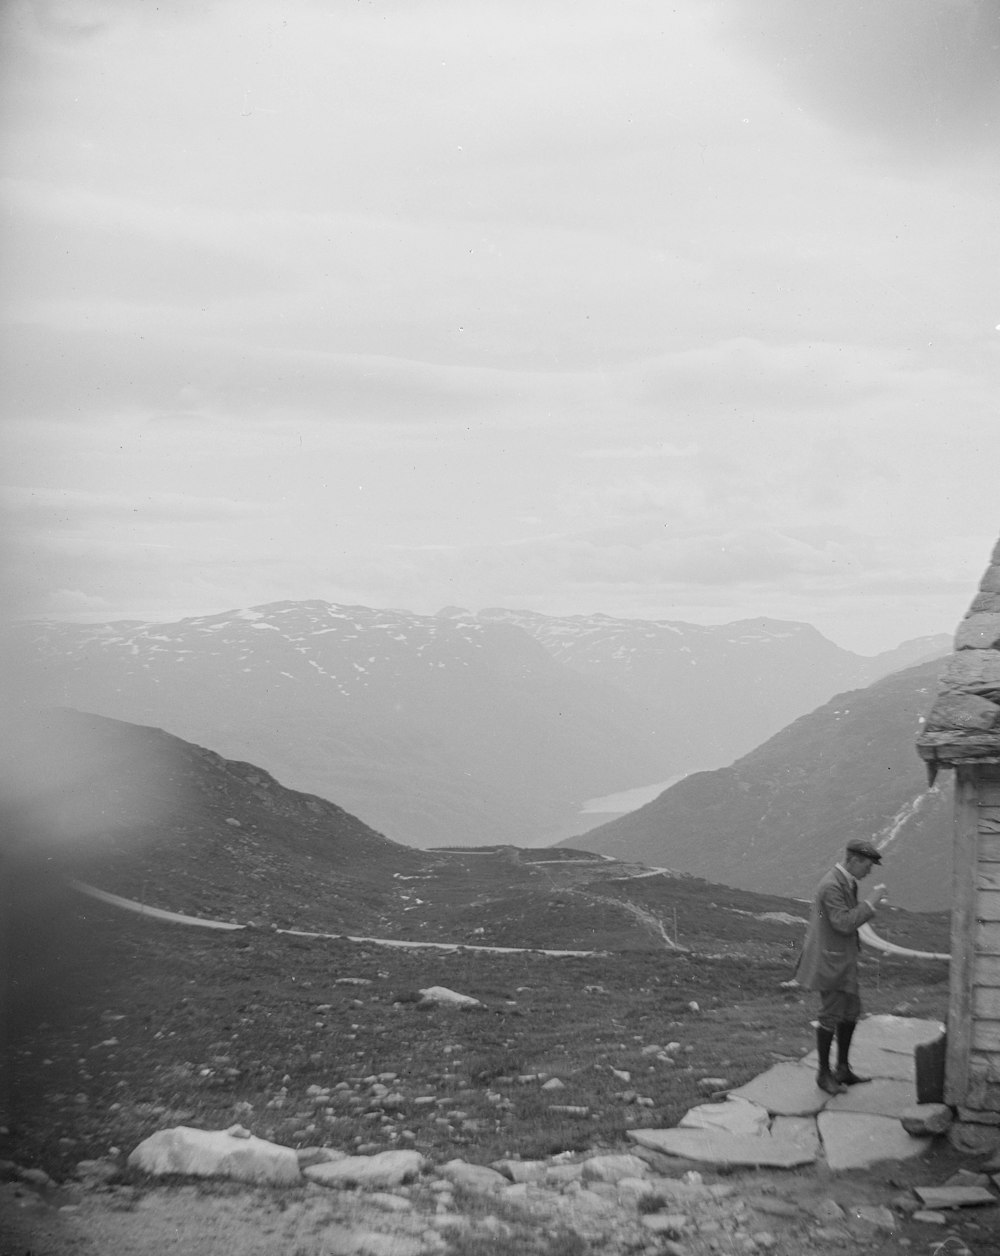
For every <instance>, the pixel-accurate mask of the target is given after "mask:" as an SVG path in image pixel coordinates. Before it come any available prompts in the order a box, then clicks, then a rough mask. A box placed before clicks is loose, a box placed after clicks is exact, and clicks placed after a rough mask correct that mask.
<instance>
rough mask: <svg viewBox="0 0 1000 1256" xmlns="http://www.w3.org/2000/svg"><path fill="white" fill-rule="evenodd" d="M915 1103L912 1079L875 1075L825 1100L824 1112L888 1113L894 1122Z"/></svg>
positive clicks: (877, 1114)
mask: <svg viewBox="0 0 1000 1256" xmlns="http://www.w3.org/2000/svg"><path fill="white" fill-rule="evenodd" d="M915 1103H916V1091H915V1090H914V1087H913V1082H901V1081H898V1080H897V1079H896V1078H893V1077H875V1078H873V1079H872V1080H871V1081H870V1082H865V1083H864V1085H861V1086H852V1087H851V1088H850V1089H849V1090H848V1092H847V1094H846V1095H834V1096H833V1098H832V1099H828V1100H827V1103H826V1106H825V1108H824V1111H825V1112H867V1113H868V1114H869V1115H870V1116H891V1117H894V1118H895V1119H896V1120H897V1121H898V1120H899V1119H900V1118H901V1117H902V1115H903V1113H904V1112H906V1111H908V1110H909V1109H910V1108H912V1107H913V1106H914V1104H915Z"/></svg>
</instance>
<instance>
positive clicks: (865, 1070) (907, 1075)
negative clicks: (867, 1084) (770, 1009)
mask: <svg viewBox="0 0 1000 1256" xmlns="http://www.w3.org/2000/svg"><path fill="white" fill-rule="evenodd" d="M802 1063H803V1064H804V1065H805V1066H806V1067H807V1068H811V1069H812V1070H813V1072H814V1073H815V1071H816V1069H817V1067H818V1064H819V1061H818V1059H817V1057H816V1052H815V1051H810V1052H809V1054H808V1055H807V1056H806V1057H805V1058H804V1059H803V1061H802ZM851 1068H852V1069H854V1071H855V1072H856V1073H860V1074H862V1076H864V1077H890V1078H895V1079H896V1081H904V1082H912V1083H916V1080H917V1066H916V1064H915V1062H914V1059H913V1055H912V1054H910V1055H904V1053H903V1052H902V1051H885V1050H883V1049H882V1048H881V1047H878V1046H876V1045H875V1044H874V1043H863V1042H862V1043H858V1044H857V1045H856V1046H854V1045H852V1046H851ZM913 1095H914V1100H916V1090H914V1092H913Z"/></svg>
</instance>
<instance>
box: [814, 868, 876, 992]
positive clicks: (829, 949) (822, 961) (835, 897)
mask: <svg viewBox="0 0 1000 1256" xmlns="http://www.w3.org/2000/svg"><path fill="white" fill-rule="evenodd" d="M874 915H875V909H874V907H872V906H871V904H870V903H865V902H862V903H860V904H859V903H858V895H857V891H856V890H855V888H854V885H853V883H852V880H851V878H850V877H848V876H847V875H846V874H845V873H843V872H842V871H841V870H840V869H839V868H831V869H830V871H829V872H828V873H827V874H826V876H825V877H823V879H822V880H821V881H820V883H819V885H817V887H816V895H815V898H814V899H813V905H812V913H811V915H810V919H809V928H808V929H807V930H806V940H805V942H804V944H803V946H802V954H801V955H800V956H799V962H798V966H797V968H796V970H795V980H796V981H797V982H798V983H799V985H800V986H802V987H803V988H804V989H806V990H844V991H846V992H847V993H849V994H857V992H858V952H859V950H860V944H859V942H858V930H859V929H860V928H861V926H862V925H863V924H864V923H865V922H866V921H868V920H871V918H872V916H874Z"/></svg>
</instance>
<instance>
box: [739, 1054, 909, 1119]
mask: <svg viewBox="0 0 1000 1256" xmlns="http://www.w3.org/2000/svg"><path fill="white" fill-rule="evenodd" d="M814 1058H815V1057H814ZM911 1093H912V1092H911ZM729 1097H730V1098H731V1099H747V1100H749V1101H750V1102H751V1103H755V1104H759V1105H760V1106H761V1107H762V1108H766V1109H767V1110H768V1112H771V1113H773V1114H774V1115H775V1116H814V1115H815V1114H816V1113H817V1112H820V1111H821V1110H822V1109H823V1108H824V1107H825V1106H826V1101H827V1100H828V1099H829V1097H830V1096H829V1095H827V1094H824V1092H823V1091H822V1090H820V1088H819V1087H818V1086H817V1085H816V1064H815V1063H813V1064H812V1066H811V1067H807V1066H806V1065H805V1064H788V1063H784V1064H775V1065H774V1067H773V1068H769V1069H768V1070H767V1072H766V1073H761V1074H760V1076H759V1077H755V1078H754V1079H753V1080H752V1081H749V1082H747V1084H746V1085H745V1086H738V1087H737V1088H736V1089H735V1090H731V1091H730V1092H729Z"/></svg>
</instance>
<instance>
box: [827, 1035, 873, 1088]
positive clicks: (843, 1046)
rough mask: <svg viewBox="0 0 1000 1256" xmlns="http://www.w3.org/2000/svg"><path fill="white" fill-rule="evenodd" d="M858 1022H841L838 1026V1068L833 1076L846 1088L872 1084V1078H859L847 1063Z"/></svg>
mask: <svg viewBox="0 0 1000 1256" xmlns="http://www.w3.org/2000/svg"><path fill="white" fill-rule="evenodd" d="M856 1026H857V1021H840V1022H839V1023H838V1025H837V1067H836V1069H835V1071H834V1074H833V1076H834V1077H835V1079H836V1080H837V1081H838V1082H840V1083H841V1084H842V1085H844V1086H857V1085H858V1084H859V1082H870V1081H871V1078H870V1077H859V1076H858V1074H857V1073H855V1072H854V1070H853V1069H852V1068H851V1066H850V1064H848V1062H847V1057H848V1056H849V1055H850V1052H851V1039H852V1038H853V1037H854V1030H855V1027H856Z"/></svg>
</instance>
